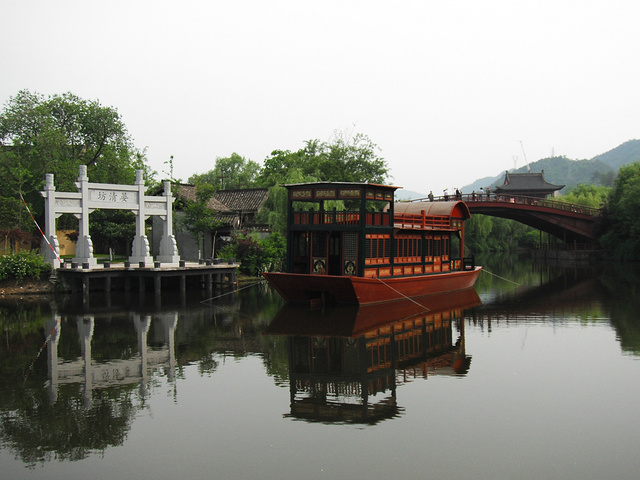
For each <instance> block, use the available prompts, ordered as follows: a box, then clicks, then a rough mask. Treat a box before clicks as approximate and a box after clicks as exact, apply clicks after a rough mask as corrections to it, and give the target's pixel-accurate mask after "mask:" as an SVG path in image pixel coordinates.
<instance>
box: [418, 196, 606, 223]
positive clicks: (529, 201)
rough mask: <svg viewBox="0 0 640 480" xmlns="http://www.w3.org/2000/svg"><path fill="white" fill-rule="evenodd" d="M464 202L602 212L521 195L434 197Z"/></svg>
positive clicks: (424, 200) (435, 198)
mask: <svg viewBox="0 0 640 480" xmlns="http://www.w3.org/2000/svg"><path fill="white" fill-rule="evenodd" d="M453 200H462V201H463V202H465V203H475V202H496V203H509V204H514V205H527V206H532V207H548V208H553V209H556V210H562V211H565V212H573V213H581V214H583V215H589V216H592V217H597V216H598V215H600V212H601V210H600V209H599V208H594V207H588V206H586V205H579V204H576V203H568V202H561V201H558V200H552V199H548V198H537V197H525V196H519V195H497V194H495V193H491V194H486V193H464V194H460V195H443V196H440V197H434V198H433V201H434V202H444V201H453ZM411 201H412V202H428V201H430V199H428V198H420V199H415V200H411Z"/></svg>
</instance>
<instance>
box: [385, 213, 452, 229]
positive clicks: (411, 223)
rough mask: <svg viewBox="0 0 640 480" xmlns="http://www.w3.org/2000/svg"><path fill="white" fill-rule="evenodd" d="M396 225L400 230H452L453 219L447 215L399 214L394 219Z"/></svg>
mask: <svg viewBox="0 0 640 480" xmlns="http://www.w3.org/2000/svg"><path fill="white" fill-rule="evenodd" d="M393 221H394V224H395V226H396V227H398V228H419V229H425V228H432V229H449V228H451V217H449V216H447V215H425V213H424V211H423V212H422V213H399V214H396V215H395V216H394V218H393Z"/></svg>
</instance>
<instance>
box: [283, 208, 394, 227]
mask: <svg viewBox="0 0 640 480" xmlns="http://www.w3.org/2000/svg"><path fill="white" fill-rule="evenodd" d="M365 222H366V225H372V226H389V225H390V224H391V222H390V214H389V213H387V212H367V213H366V214H365ZM293 225H354V226H358V225H360V212H356V211H348V210H342V211H337V210H331V211H324V212H322V211H314V210H306V211H298V212H293Z"/></svg>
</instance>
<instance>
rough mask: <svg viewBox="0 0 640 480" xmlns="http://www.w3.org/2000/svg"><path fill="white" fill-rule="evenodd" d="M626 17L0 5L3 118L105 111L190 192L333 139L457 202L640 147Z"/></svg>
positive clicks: (578, 7)
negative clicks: (82, 103)
mask: <svg viewBox="0 0 640 480" xmlns="http://www.w3.org/2000/svg"><path fill="white" fill-rule="evenodd" d="M639 19H640V2H639V1H638V0H629V1H623V0H604V1H589V0H576V1H563V0H552V1H546V0H535V1H534V0H531V1H517V0H505V1H498V0H496V1H482V0H475V1H467V0H442V1H429V0H420V1H401V0H396V1H387V2H383V1H373V0H368V1H349V0H341V1H330V0H324V1H313V2H312V1H304V0H291V1H281V0H269V1H267V0H256V1H246V0H232V1H229V0H227V1H224V2H221V1H214V0H210V1H204V0H201V1H196V0H181V1H177V0H174V1H162V0H153V1H137V0H125V1H120V0H109V1H105V0H100V1H93V0H67V1H63V0H60V1H58V0H40V1H38V0H19V1H18V0H0V52H1V55H2V57H1V62H2V67H1V68H2V70H1V75H0V103H2V104H3V105H4V104H5V103H6V102H7V101H8V99H9V97H11V96H13V95H15V94H16V93H17V92H18V91H19V90H20V89H29V90H31V91H32V92H39V93H41V94H44V95H50V94H56V93H58V94H60V93H63V92H67V91H70V92H72V93H74V94H76V95H78V96H80V97H82V98H85V99H90V100H94V99H98V100H99V101H100V102H101V103H102V104H103V105H106V106H113V107H115V108H117V109H118V111H119V112H120V114H121V115H122V118H123V120H124V122H125V124H126V126H127V128H128V130H129V132H130V134H131V135H132V137H133V139H134V142H135V144H136V146H138V147H139V148H144V147H148V150H147V155H148V158H149V161H150V163H151V165H152V167H153V168H154V169H155V170H157V171H158V172H159V177H162V175H161V172H162V171H167V166H166V165H165V164H164V162H165V161H166V160H168V159H169V156H170V155H173V156H174V167H175V170H174V175H175V176H176V177H180V178H182V180H186V179H187V178H188V177H189V176H190V175H191V174H193V173H203V172H206V171H208V170H210V169H212V168H213V166H214V161H215V159H216V157H226V156H229V155H230V154H231V153H232V152H237V153H239V154H240V155H243V156H245V157H246V158H248V159H251V160H254V161H256V162H259V163H261V162H262V161H263V160H264V158H265V157H266V156H268V155H269V154H270V153H271V151H273V150H275V149H281V150H286V149H289V150H292V151H293V150H297V149H299V148H302V147H303V144H304V141H306V140H308V139H312V138H318V139H320V140H330V139H331V137H332V135H333V133H334V131H336V130H341V131H346V132H354V133H355V132H359V133H364V134H366V135H368V136H369V138H370V139H371V140H372V141H373V142H374V143H376V144H377V145H378V146H379V147H380V149H381V152H380V155H381V156H382V157H384V158H385V159H386V160H387V162H388V165H389V167H390V170H391V175H392V176H393V180H392V182H391V183H393V184H395V185H400V186H403V187H404V188H405V189H408V190H414V191H419V192H423V193H424V192H428V191H429V190H433V191H434V192H439V191H441V190H442V189H443V188H445V187H448V188H453V187H462V186H464V185H466V184H469V183H471V182H473V181H474V180H476V179H478V178H481V177H485V176H495V175H498V174H500V173H501V172H502V171H504V170H506V169H509V168H513V167H514V162H515V163H516V166H518V167H521V166H523V165H524V163H525V162H524V155H523V152H522V149H521V143H520V142H521V141H522V144H523V145H524V149H525V152H526V157H527V159H528V160H529V161H530V162H532V161H535V160H538V159H540V158H544V157H548V156H550V155H551V154H552V152H554V153H555V154H556V155H565V156H567V157H568V158H573V159H582V158H591V157H593V156H595V155H598V154H600V153H604V152H605V151H608V150H610V149H612V148H614V147H616V146H618V145H619V144H621V143H623V142H625V141H627V140H630V139H634V138H639V137H640V52H639V51H640V28H639V27H638V20H639Z"/></svg>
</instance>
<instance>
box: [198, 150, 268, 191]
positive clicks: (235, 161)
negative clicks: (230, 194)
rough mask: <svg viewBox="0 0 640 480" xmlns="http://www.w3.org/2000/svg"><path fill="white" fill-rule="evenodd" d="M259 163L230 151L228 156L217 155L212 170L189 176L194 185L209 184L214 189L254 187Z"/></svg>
mask: <svg viewBox="0 0 640 480" xmlns="http://www.w3.org/2000/svg"><path fill="white" fill-rule="evenodd" d="M259 171H260V165H259V164H258V163H256V162H254V161H253V160H247V159H246V158H244V157H242V156H240V155H238V154H237V153H232V154H231V156H229V157H218V158H216V163H215V166H214V168H213V170H209V171H208V172H206V173H201V174H195V175H192V176H191V177H189V183H192V184H194V185H200V184H204V183H206V184H209V185H212V186H213V187H214V189H215V190H232V189H236V188H252V187H255V182H256V178H257V176H258V172H259Z"/></svg>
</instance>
